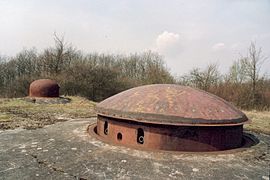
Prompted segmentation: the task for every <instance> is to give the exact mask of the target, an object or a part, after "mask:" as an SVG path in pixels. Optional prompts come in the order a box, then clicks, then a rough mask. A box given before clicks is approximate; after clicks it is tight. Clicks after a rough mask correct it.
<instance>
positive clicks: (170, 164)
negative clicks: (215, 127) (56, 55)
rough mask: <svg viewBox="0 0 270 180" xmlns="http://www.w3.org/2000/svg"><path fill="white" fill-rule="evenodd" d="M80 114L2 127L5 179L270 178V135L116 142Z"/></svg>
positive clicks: (0, 156)
mask: <svg viewBox="0 0 270 180" xmlns="http://www.w3.org/2000/svg"><path fill="white" fill-rule="evenodd" d="M95 121H96V119H95V118H92V119H77V120H70V121H66V122H61V123H56V124H53V125H49V126H46V127H44V128H41V129H36V130H24V129H15V130H6V131H1V132H0V179H81V180H83V179H269V162H270V155H269V147H270V137H269V135H264V134H255V133H253V134H254V135H255V136H256V137H257V138H258V139H259V140H260V143H259V144H257V145H255V146H253V147H251V148H249V149H248V150H245V151H241V152H234V153H226V154H224V153H223V154H219V153H218V154H195V153H171V152H151V151H140V150H134V149H130V148H126V147H121V146H112V145H109V144H106V143H103V142H101V141H99V140H97V139H96V138H95V137H93V136H90V135H89V134H87V133H86V129H87V126H88V125H89V124H91V123H94V122H95Z"/></svg>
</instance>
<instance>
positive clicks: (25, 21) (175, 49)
mask: <svg viewBox="0 0 270 180" xmlns="http://www.w3.org/2000/svg"><path fill="white" fill-rule="evenodd" d="M54 32H57V34H59V35H64V36H65V40H66V41H68V42H71V43H72V44H73V45H74V46H75V47H76V48H77V49H79V50H83V51H84V52H105V53H134V52H143V51H146V50H152V51H157V52H158V53H160V54H162V55H163V57H164V60H165V62H166V63H167V65H168V67H169V68H170V69H171V72H173V73H174V74H179V75H181V74H184V73H186V72H188V71H189V70H190V69H191V68H193V67H200V68H203V67H205V66H206V65H207V64H209V63H213V62H217V63H218V64H219V68H220V70H221V71H222V72H226V71H227V70H228V67H229V66H230V65H231V64H232V62H233V61H234V60H236V59H238V58H239V57H240V54H242V55H245V54H246V52H247V48H248V46H249V44H250V42H251V41H256V44H257V45H258V47H262V50H263V53H264V55H265V56H268V57H269V58H268V61H266V62H265V64H264V66H263V71H264V72H266V71H267V70H268V71H270V0H219V1H218V0H212V1H211V0H197V1H192V0H189V1H187V0H168V1H164V0H133V1H132V0H130V1H128V0H117V1H113V0H76V1H75V0H0V55H7V56H12V55H14V54H16V53H18V52H19V51H21V50H22V49H23V48H32V47H36V48H37V49H38V50H42V49H44V48H46V47H48V46H52V45H53V33H54ZM268 74H269V73H268Z"/></svg>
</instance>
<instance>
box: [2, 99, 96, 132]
mask: <svg viewBox="0 0 270 180" xmlns="http://www.w3.org/2000/svg"><path fill="white" fill-rule="evenodd" d="M68 98H70V99H71V102H70V103H67V104H37V103H32V102H27V101H25V100H24V99H18V98H16V99H0V129H14V128H16V127H23V128H26V129H34V128H39V127H43V126H45V125H48V124H53V123H55V122H58V121H65V120H68V119H72V118H87V117H92V116H95V110H94V109H95V103H94V102H92V101H89V100H87V99H85V98H81V97H68Z"/></svg>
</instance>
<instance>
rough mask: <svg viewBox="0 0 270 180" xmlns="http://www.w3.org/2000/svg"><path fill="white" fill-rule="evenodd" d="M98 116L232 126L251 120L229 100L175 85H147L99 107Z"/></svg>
mask: <svg viewBox="0 0 270 180" xmlns="http://www.w3.org/2000/svg"><path fill="white" fill-rule="evenodd" d="M97 114H98V115H101V116H107V117H112V118H117V119H122V120H131V121H137V122H144V123H152V124H167V125H188V126H190V125H194V126H226V125H228V126H231V125H240V124H244V123H245V122H247V121H248V118H247V117H246V115H245V114H244V113H242V112H241V111H239V110H238V109H237V108H236V107H234V106H233V105H232V104H230V103H228V102H227V101H225V100H223V99H221V98H219V97H217V96H215V95H213V94H210V93H207V92H205V91H202V90H199V89H195V88H191V87H188V86H180V85H172V84H155V85H146V86H140V87H136V88H132V89H129V90H127V91H124V92H121V93H119V94H116V95H114V96H112V97H110V98H108V99H106V100H104V101H102V102H100V103H99V104H98V105H97Z"/></svg>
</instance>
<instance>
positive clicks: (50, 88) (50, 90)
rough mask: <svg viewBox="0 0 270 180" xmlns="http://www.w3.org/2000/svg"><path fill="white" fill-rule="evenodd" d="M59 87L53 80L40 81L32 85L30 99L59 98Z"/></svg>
mask: <svg viewBox="0 0 270 180" xmlns="http://www.w3.org/2000/svg"><path fill="white" fill-rule="evenodd" d="M59 88H60V87H59V85H58V84H57V82H56V81H54V80H51V79H39V80H35V81H33V82H32V83H31V84H30V87H29V96H30V97H59Z"/></svg>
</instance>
